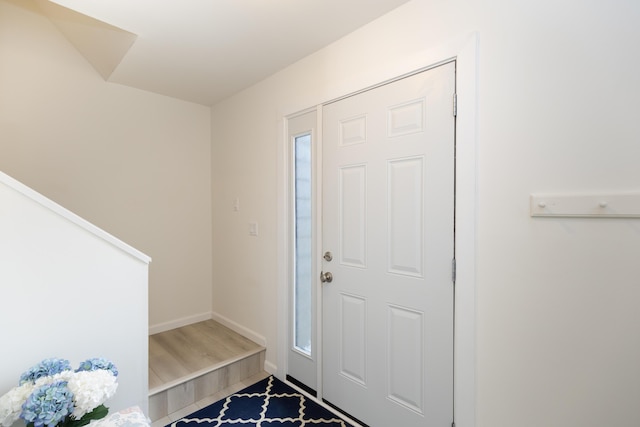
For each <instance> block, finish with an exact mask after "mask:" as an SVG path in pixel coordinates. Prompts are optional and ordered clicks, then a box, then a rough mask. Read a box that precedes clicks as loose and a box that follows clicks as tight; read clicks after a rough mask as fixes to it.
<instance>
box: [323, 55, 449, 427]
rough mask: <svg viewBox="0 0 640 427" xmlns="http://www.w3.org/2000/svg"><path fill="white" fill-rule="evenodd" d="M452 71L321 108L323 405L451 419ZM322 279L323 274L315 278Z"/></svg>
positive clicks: (374, 420)
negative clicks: (328, 275) (324, 255)
mask: <svg viewBox="0 0 640 427" xmlns="http://www.w3.org/2000/svg"><path fill="white" fill-rule="evenodd" d="M454 93H455V62H450V63H447V64H444V65H441V66H438V67H436V68H433V69H431V70H428V71H425V72H422V73H419V74H416V75H413V76H411V77H407V78H404V79H401V80H398V81H395V82H393V83H389V84H386V85H384V86H380V87H377V88H375V89H372V90H368V91H365V92H362V93H360V94H357V95H354V96H351V97H348V98H345V99H342V100H339V101H336V102H334V103H331V104H328V105H326V106H325V107H324V108H323V119H322V122H323V130H322V132H323V142H322V146H323V153H322V161H323V178H322V180H323V181H322V188H323V212H322V221H323V222H322V224H323V232H322V246H323V252H330V253H331V254H332V260H331V261H326V260H325V261H323V271H324V273H325V274H326V273H331V276H332V281H331V282H328V281H326V282H325V283H324V284H323V285H322V319H323V320H322V322H323V325H322V331H323V332H322V340H323V348H322V357H323V366H322V372H323V374H322V384H323V393H322V395H323V398H324V399H325V400H326V401H327V402H328V403H330V404H333V405H335V406H337V407H339V408H340V409H342V410H344V411H345V412H347V413H349V414H350V415H351V416H353V417H354V418H356V419H358V420H360V421H362V422H363V423H365V424H368V425H370V426H372V427H376V426H379V427H389V426H403V427H412V426H434V427H435V426H438V427H448V426H450V425H451V422H452V420H453V302H454V299H453V295H454V292H453V291H454V287H453V286H454V284H453V280H452V259H453V257H454V165H455V158H454V155H455V145H454V142H455V140H454V130H455V118H454V114H453V98H454ZM325 277H326V276H325Z"/></svg>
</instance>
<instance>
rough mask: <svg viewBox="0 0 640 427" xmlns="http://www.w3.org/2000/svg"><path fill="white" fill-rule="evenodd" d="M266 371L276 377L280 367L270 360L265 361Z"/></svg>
mask: <svg viewBox="0 0 640 427" xmlns="http://www.w3.org/2000/svg"><path fill="white" fill-rule="evenodd" d="M264 370H265V371H267V372H268V373H270V374H271V375H276V374H277V373H278V367H277V366H276V365H274V364H273V363H271V362H269V361H268V360H265V361H264Z"/></svg>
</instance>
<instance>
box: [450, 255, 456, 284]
mask: <svg viewBox="0 0 640 427" xmlns="http://www.w3.org/2000/svg"><path fill="white" fill-rule="evenodd" d="M451 281H452V282H453V283H455V282H456V259H455V258H454V259H452V260H451Z"/></svg>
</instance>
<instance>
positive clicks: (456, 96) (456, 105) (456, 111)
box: [453, 93, 458, 117]
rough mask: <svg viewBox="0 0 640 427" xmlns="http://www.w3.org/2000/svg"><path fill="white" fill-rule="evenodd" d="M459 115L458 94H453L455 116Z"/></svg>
mask: <svg viewBox="0 0 640 427" xmlns="http://www.w3.org/2000/svg"><path fill="white" fill-rule="evenodd" d="M457 116H458V94H457V93H454V94H453V117H457Z"/></svg>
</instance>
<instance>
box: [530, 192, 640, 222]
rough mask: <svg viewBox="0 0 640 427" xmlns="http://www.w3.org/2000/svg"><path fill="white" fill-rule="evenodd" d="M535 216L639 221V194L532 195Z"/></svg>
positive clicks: (531, 207) (532, 208)
mask: <svg viewBox="0 0 640 427" xmlns="http://www.w3.org/2000/svg"><path fill="white" fill-rule="evenodd" d="M530 212H531V216H532V217H545V216H547V217H578V218H640V192H639V193H608V194H607V193H603V194H553V195H552V194H547V195H544V194H532V195H531V204H530Z"/></svg>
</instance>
